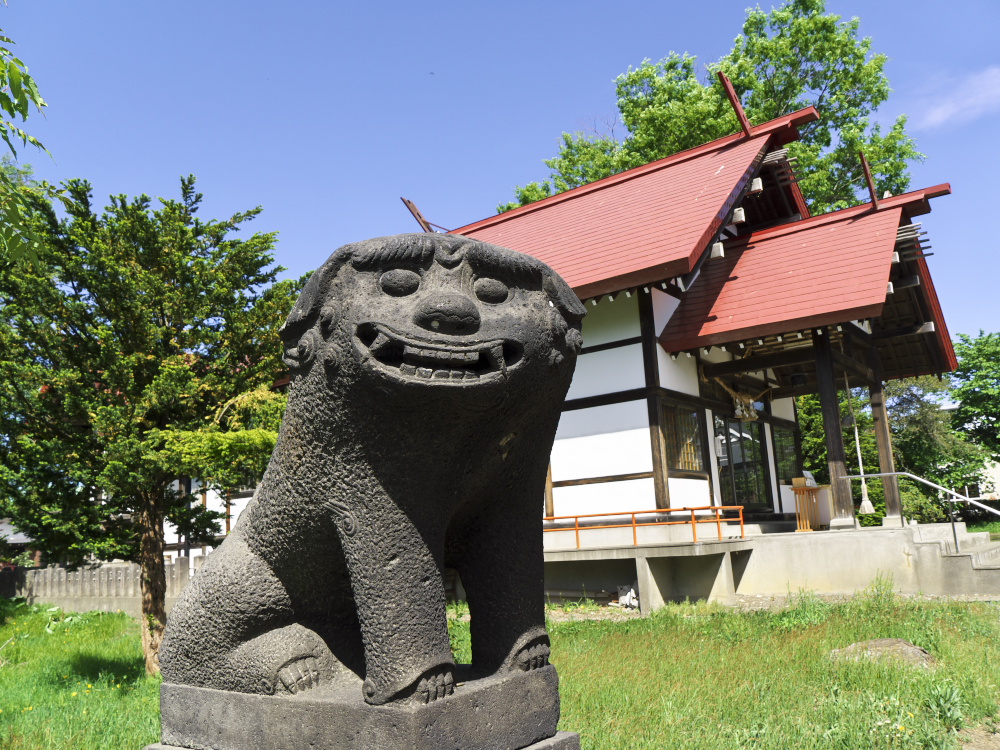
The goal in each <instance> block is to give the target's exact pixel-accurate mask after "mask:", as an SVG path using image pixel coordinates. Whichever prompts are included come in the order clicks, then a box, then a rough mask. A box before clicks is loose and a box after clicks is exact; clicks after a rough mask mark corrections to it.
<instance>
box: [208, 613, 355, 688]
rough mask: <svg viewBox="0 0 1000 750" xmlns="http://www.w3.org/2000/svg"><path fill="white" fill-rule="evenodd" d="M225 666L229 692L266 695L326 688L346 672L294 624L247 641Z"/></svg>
mask: <svg viewBox="0 0 1000 750" xmlns="http://www.w3.org/2000/svg"><path fill="white" fill-rule="evenodd" d="M228 662H229V668H230V673H231V675H232V679H233V682H234V687H233V688H231V689H234V690H238V691H239V692H243V693H265V694H267V695H276V694H277V695H296V694H298V693H303V692H306V691H308V690H315V689H317V688H320V687H327V686H329V685H330V684H331V683H332V682H333V680H335V679H339V678H341V677H343V676H345V674H344V673H345V672H346V671H347V670H344V669H343V668H341V667H340V664H339V662H337V660H336V659H335V658H334V656H333V654H332V653H330V649H329V648H328V647H327V645H326V643H325V642H324V641H323V639H322V638H320V637H319V636H318V635H316V633H314V632H313V631H311V630H309V629H308V628H306V627H303V626H302V625H299V624H297V623H296V624H292V625H286V626H284V627H279V628H274V629H273V630H269V631H267V632H266V633H263V634H262V635H259V636H257V637H256V638H253V639H252V640H249V641H247V642H246V643H244V644H243V645H241V646H239V647H238V648H237V649H236V650H234V651H233V652H232V654H231V655H230V656H229V659H228ZM355 679H357V678H355Z"/></svg>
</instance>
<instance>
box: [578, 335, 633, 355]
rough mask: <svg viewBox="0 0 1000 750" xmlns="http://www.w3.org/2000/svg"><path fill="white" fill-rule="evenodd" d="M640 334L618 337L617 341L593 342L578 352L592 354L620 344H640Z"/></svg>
mask: <svg viewBox="0 0 1000 750" xmlns="http://www.w3.org/2000/svg"><path fill="white" fill-rule="evenodd" d="M641 343H642V336H633V337H632V338H628V339H620V340H618V341H608V342H606V343H604V344H594V345H593V346H585V347H583V348H582V349H581V350H580V354H594V353H595V352H603V351H607V350H608V349H618V348H619V347H622V346H632V345H633V344H641Z"/></svg>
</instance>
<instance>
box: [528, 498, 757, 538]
mask: <svg viewBox="0 0 1000 750" xmlns="http://www.w3.org/2000/svg"><path fill="white" fill-rule="evenodd" d="M704 510H708V511H713V512H714V514H715V517H714V518H696V517H695V511H704ZM724 510H735V511H737V512H738V513H739V519H740V538H741V539H746V529H745V528H744V526H743V506H742V505H700V506H698V507H696V508H657V509H656V510H635V511H618V512H614V513H586V514H583V515H579V516H546V517H545V518H544V519H543V520H545V521H569V520H572V521H573V526H572V527H562V528H559V527H556V528H548V529H544V528H543V529H542V531H543V532H550V531H570V530H571V529H572V530H573V531H574V532H575V534H576V548H577V549H580V531H581V530H583V531H590V530H591V529H628V528H631V529H632V545H633V546H637V545H638V544H639V541H638V538H639V537H638V527H639V526H682V525H685V524H691V537H692V540H693V541H694V542H697V541H698V524H699V523H714V524H715V526H716V531H717V533H718V535H719V540H720V541H721V540H722V521H723V520H726V521H728V520H730V519H723V518H722V511H724ZM650 513H690V514H691V518H690V519H685V520H683V521H646V522H643V521H641V520H636V516H641V515H646V514H650ZM608 516H630V517H631V519H632V521H631V523H617V524H601V525H599V526H580V519H581V518H605V517H608Z"/></svg>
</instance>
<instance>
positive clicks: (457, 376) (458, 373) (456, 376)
mask: <svg viewBox="0 0 1000 750" xmlns="http://www.w3.org/2000/svg"><path fill="white" fill-rule="evenodd" d="M463 378H465V370H452V371H451V379H452V380H462V379H463Z"/></svg>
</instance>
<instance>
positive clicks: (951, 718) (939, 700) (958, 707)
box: [927, 680, 966, 729]
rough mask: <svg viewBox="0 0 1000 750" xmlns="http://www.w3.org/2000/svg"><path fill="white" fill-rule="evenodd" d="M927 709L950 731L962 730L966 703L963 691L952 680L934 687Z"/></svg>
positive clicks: (930, 693) (928, 698) (931, 690)
mask: <svg viewBox="0 0 1000 750" xmlns="http://www.w3.org/2000/svg"><path fill="white" fill-rule="evenodd" d="M927 708H928V709H929V710H930V712H931V714H933V716H934V718H936V719H937V720H938V721H939V722H940V723H941V724H943V725H944V726H945V727H946V728H948V729H961V727H962V723H963V722H964V721H965V710H966V709H965V701H964V700H963V699H962V691H961V690H959V689H958V687H957V686H956V685H955V684H954V683H952V682H951V681H950V680H948V681H945V682H941V683H938V684H937V685H932V686H931V689H930V691H929V695H928V697H927Z"/></svg>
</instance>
